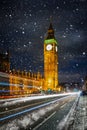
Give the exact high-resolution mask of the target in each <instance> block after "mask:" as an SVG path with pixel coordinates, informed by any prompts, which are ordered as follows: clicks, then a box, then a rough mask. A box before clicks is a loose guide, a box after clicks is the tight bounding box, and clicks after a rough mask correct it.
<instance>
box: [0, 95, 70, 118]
mask: <svg viewBox="0 0 87 130" xmlns="http://www.w3.org/2000/svg"><path fill="white" fill-rule="evenodd" d="M69 97H71V96H66V97H62V98H60V99H56V100H54V101H50V102H47V103H44V104H41V105H38V106H35V107H32V108H29V109H26V110H23V111H21V112H17V113H15V114H11V115H9V116H5V117H2V118H0V121H4V120H6V119H10V118H12V117H15V116H18V115H21V114H24V113H27V112H31V111H34V110H37V109H39V108H42V107H45V106H48V105H50V104H53V103H56V102H57V101H62V100H64V99H65V98H69Z"/></svg>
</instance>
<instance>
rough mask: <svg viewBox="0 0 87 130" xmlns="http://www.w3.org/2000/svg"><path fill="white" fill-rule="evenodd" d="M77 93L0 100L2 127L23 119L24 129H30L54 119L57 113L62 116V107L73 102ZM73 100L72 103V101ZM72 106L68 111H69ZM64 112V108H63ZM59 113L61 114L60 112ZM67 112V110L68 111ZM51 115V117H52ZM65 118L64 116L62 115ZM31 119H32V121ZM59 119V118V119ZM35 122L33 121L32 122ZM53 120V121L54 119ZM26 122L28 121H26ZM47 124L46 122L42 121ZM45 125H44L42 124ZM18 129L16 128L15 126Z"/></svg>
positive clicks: (0, 122)
mask: <svg viewBox="0 0 87 130" xmlns="http://www.w3.org/2000/svg"><path fill="white" fill-rule="evenodd" d="M76 97H77V96H76V94H74V95H73V94H67V95H61V96H60V95H55V96H53V95H51V96H50V95H49V96H41V97H40V96H36V97H33V98H32V97H31V99H32V100H30V97H27V98H19V99H9V100H7V101H6V102H5V101H3V100H1V101H0V104H1V105H0V127H1V128H2V127H4V128H3V129H4V130H5V127H8V124H9V123H12V124H13V122H14V120H16V122H18V121H19V120H21V122H22V124H21V125H22V126H21V127H23V130H24V129H26V128H28V129H31V128H32V129H33V128H35V129H36V126H38V124H40V123H41V122H43V121H44V119H45V121H49V120H48V119H52V118H53V117H55V119H56V116H55V115H59V116H58V117H59V118H60V117H61V113H60V112H59V110H61V112H62V108H65V106H67V105H68V104H71V106H72V103H73V102H74V101H75V99H76ZM70 102H72V103H70ZM69 109H70V107H68V109H67V110H66V111H69ZM63 112H64V110H63ZM58 113H59V114H58ZM66 113H67V112H66ZM50 117H51V118H50ZM26 118H28V120H27V121H28V122H27V125H26V127H24V122H25V121H24V119H25V120H26ZM61 118H63V117H61ZM30 120H31V121H30ZM53 120H54V119H53ZM58 120H59V119H57V121H58ZM32 122H33V123H32ZM52 122H53V121H52ZM25 124H26V123H25ZM42 124H45V123H42ZM15 125H16V126H17V125H18V127H19V129H20V123H19V124H18V123H17V124H15ZM42 126H43V125H42ZM15 130H16V128H15Z"/></svg>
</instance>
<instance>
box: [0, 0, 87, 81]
mask: <svg viewBox="0 0 87 130" xmlns="http://www.w3.org/2000/svg"><path fill="white" fill-rule="evenodd" d="M50 16H52V23H53V27H54V30H55V37H56V39H57V41H58V60H59V82H67V81H69V82H73V81H80V82H82V81H83V79H84V77H85V76H86V74H87V1H86V0H1V1H0V49H3V50H4V51H5V52H6V50H8V49H9V50H10V62H11V69H17V70H18V69H20V70H27V71H31V72H38V71H40V72H41V73H43V45H44V38H45V36H46V33H47V30H48V27H49V24H50Z"/></svg>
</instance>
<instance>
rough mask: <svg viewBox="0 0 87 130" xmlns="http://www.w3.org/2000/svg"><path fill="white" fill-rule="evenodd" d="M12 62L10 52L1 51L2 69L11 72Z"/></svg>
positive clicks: (0, 62) (0, 67) (0, 64)
mask: <svg viewBox="0 0 87 130" xmlns="http://www.w3.org/2000/svg"><path fill="white" fill-rule="evenodd" d="M9 70H10V62H9V52H5V53H0V71H2V72H9Z"/></svg>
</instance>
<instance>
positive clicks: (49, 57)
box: [44, 23, 58, 90]
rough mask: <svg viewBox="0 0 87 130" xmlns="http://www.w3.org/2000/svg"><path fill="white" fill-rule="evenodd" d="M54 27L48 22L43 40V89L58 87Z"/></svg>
mask: <svg viewBox="0 0 87 130" xmlns="http://www.w3.org/2000/svg"><path fill="white" fill-rule="evenodd" d="M57 47H58V46H57V41H56V39H55V36H54V29H53V27H52V23H50V26H49V29H48V32H47V37H46V38H45V40H44V90H49V89H50V90H57V88H58V48H57Z"/></svg>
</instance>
